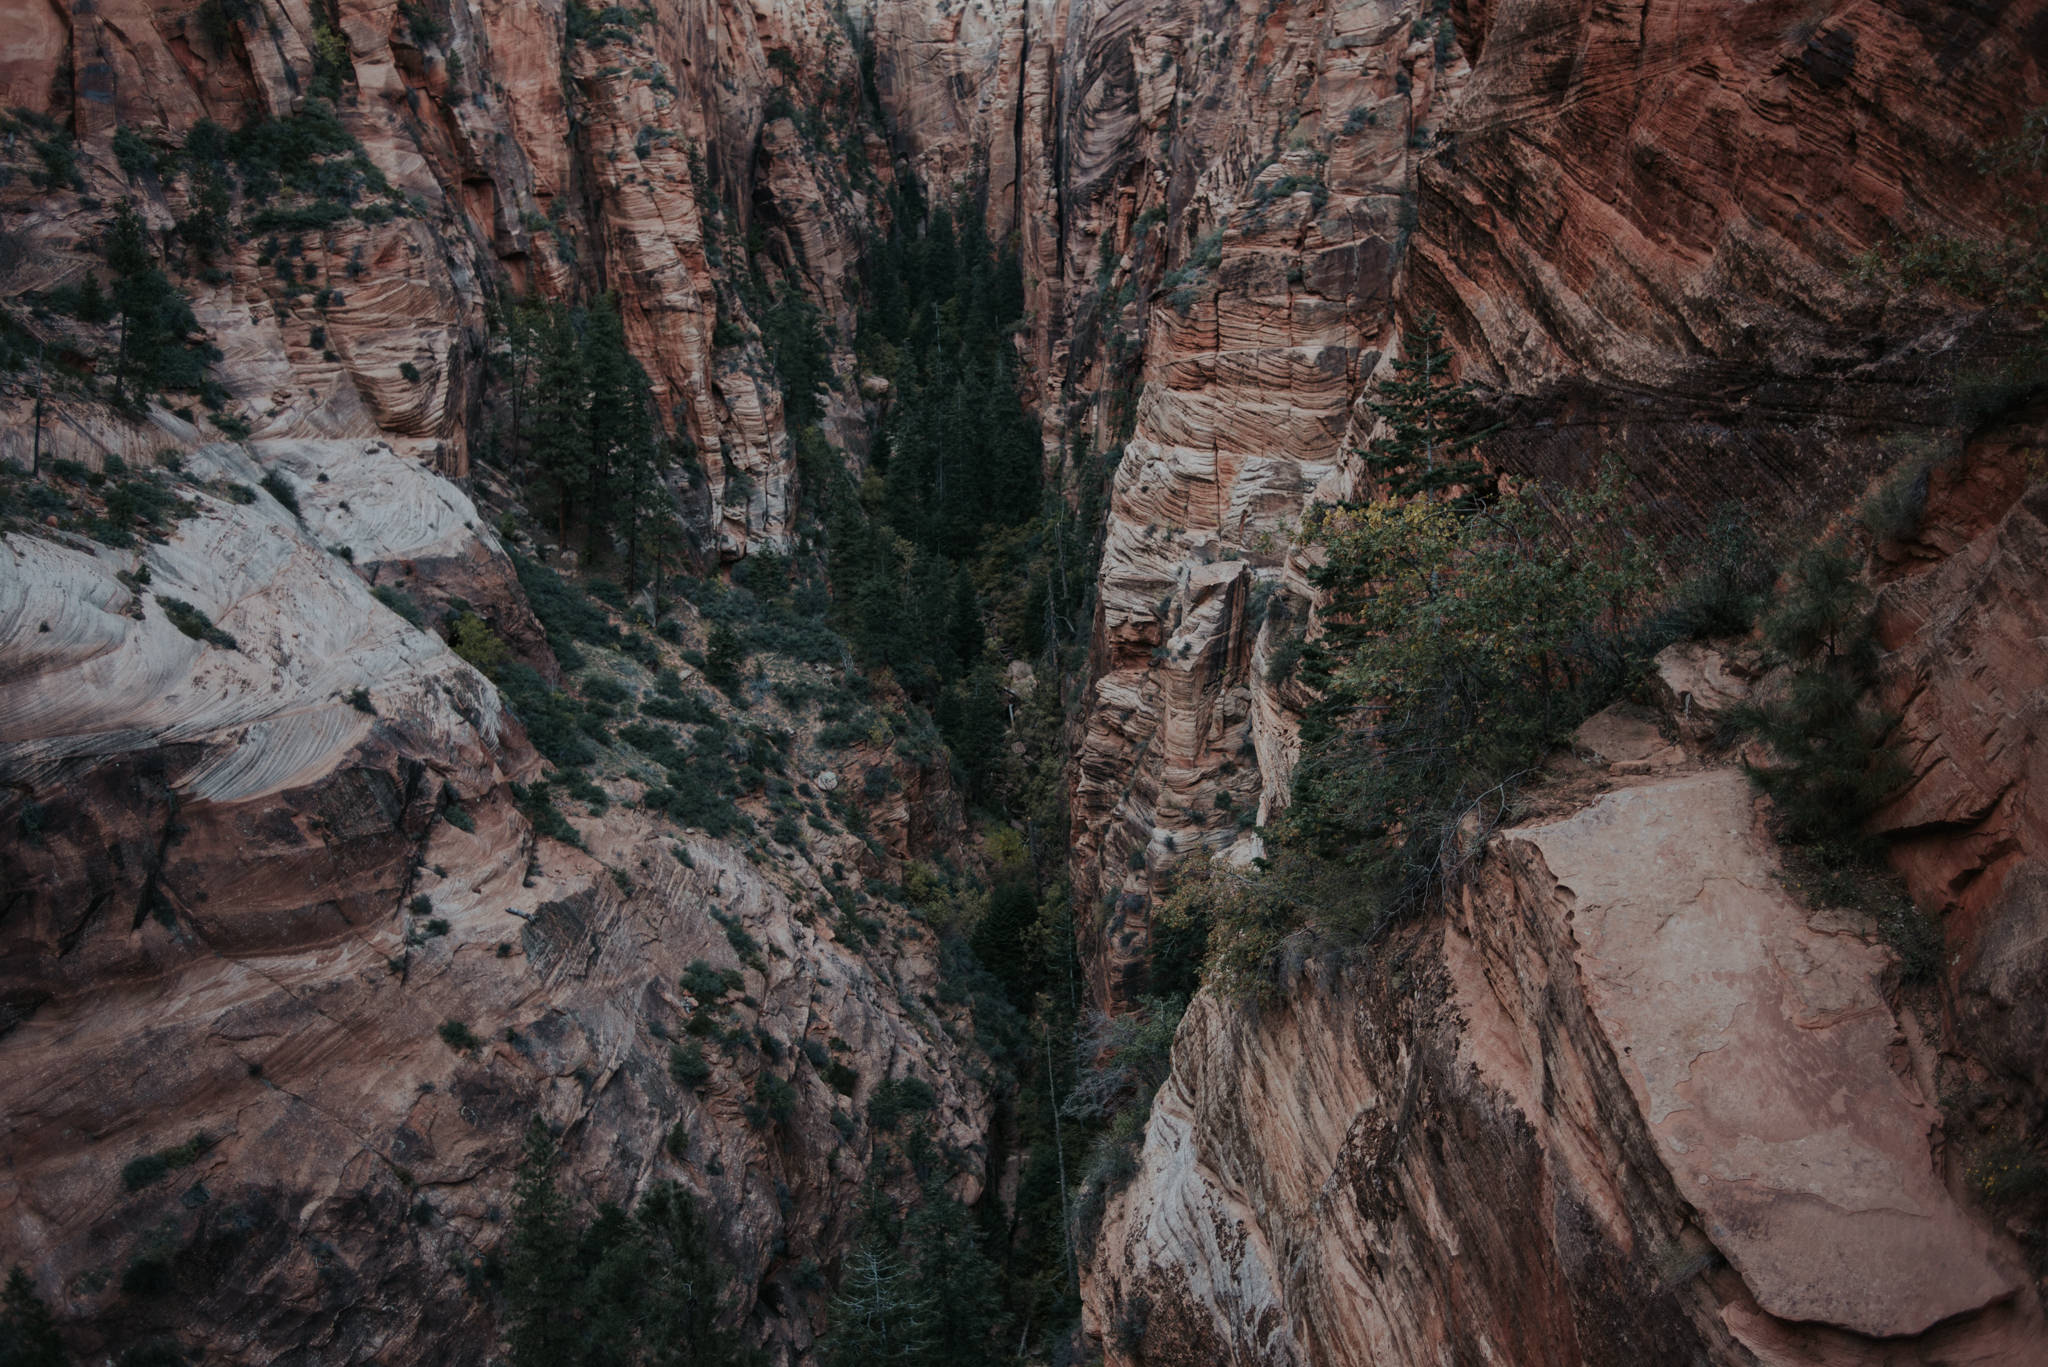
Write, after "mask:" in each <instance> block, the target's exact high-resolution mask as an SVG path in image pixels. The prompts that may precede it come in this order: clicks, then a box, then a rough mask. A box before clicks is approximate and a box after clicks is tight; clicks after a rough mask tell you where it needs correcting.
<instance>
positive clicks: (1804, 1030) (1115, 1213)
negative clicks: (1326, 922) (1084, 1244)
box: [1089, 732, 2048, 1364]
mask: <svg viewBox="0 0 2048 1367" xmlns="http://www.w3.org/2000/svg"><path fill="white" fill-rule="evenodd" d="M1652 738H1653V739H1654V732H1652ZM1667 753H1675V752H1667ZM1485 870H1486V871H1485V872H1484V874H1483V875H1481V876H1480V877H1479V878H1478V879H1477V880H1475V881H1474V882H1473V883H1472V884H1471V885H1470V886H1468V887H1467V888H1465V889H1464V890H1463V892H1462V894H1461V896H1460V897H1459V898H1458V899H1457V901H1456V903H1455V905H1454V906H1453V907H1452V908H1451V909H1450V914H1449V916H1448V918H1447V919H1446V920H1445V921H1444V922H1443V923H1442V924H1440V925H1438V926H1434V927H1431V928H1429V929H1427V930H1425V931H1421V932H1418V933H1415V934H1412V935H1409V936H1406V937H1403V938H1401V939H1400V940H1399V941H1398V943H1396V944H1393V945H1390V946H1389V947H1388V948H1387V950H1386V952H1385V954H1384V956H1383V957H1382V958H1381V959H1380V960H1379V962H1377V963H1376V964H1375V965H1373V966H1372V967H1366V968H1361V967H1353V968H1350V969H1343V970H1339V969H1335V968H1333V967H1331V966H1330V964H1328V963H1326V962H1320V961H1315V960H1311V961H1310V962H1308V963H1307V964H1305V965H1303V966H1302V967H1301V969H1300V970H1299V971H1298V972H1297V973H1296V974H1295V975H1294V976H1293V977H1292V978H1291V979H1290V981H1289V982H1288V983H1287V984H1286V989H1285V997H1284V999H1283V1000H1281V1001H1279V1002H1276V1003H1274V1004H1272V1005H1270V1006H1267V1007H1264V1008H1261V1009H1249V1008H1246V1007H1244V1006H1241V1005H1234V1004H1229V1003H1222V1002H1218V1001H1216V1000H1214V999H1211V998H1208V997H1203V998H1198V999H1197V1002H1196V1005H1195V1006H1194V1007H1193V1008H1192V1009H1191V1011H1190V1014H1189V1017H1188V1019H1187V1021H1186V1022H1185V1023H1184V1024H1183V1026H1182V1028H1181V1032H1180V1034H1179V1036H1178V1038H1177V1039H1176V1041H1175V1049H1174V1071H1173V1076H1172V1079H1171V1080H1170V1081H1169V1082H1168V1084H1167V1086H1166V1087H1165V1088H1164V1089H1163V1090H1162V1092H1161V1094H1160V1097H1159V1100H1158V1102H1157V1104H1156V1108H1155V1110H1154V1112H1153V1118H1152V1121H1151V1126H1150V1129H1149V1131H1148V1133H1147V1136H1146V1144H1145V1151H1144V1157H1143V1161H1142V1166H1141V1168H1140V1171H1139V1173H1138V1175H1137V1177H1136V1178H1135V1179H1134V1181H1133V1184H1132V1186H1131V1187H1130V1189H1129V1191H1128V1193H1127V1194H1126V1195H1125V1196H1124V1197H1123V1198H1122V1199H1121V1200H1120V1201H1117V1202H1115V1203H1113V1204H1112V1206H1111V1209H1110V1213H1109V1216H1108V1219H1107V1221H1106V1222H1105V1225H1104V1229H1103V1232H1102V1237H1101V1240H1100V1242H1099V1243H1098V1245H1097V1252H1096V1262H1095V1264H1094V1270H1093V1276H1092V1279H1091V1282H1090V1290H1089V1300H1090V1305H1091V1310H1092V1312H1093V1316H1094V1318H1095V1322H1096V1324H1097V1326H1098V1328H1099V1330H1100V1331H1101V1332H1102V1334H1103V1335H1104V1341H1105V1343H1106V1344H1107V1345H1108V1347H1109V1360H1110V1361H1111V1362H1118V1363H1121V1362H1153V1363H1158V1362H1197V1361H1213V1360H1237V1361H1252V1362H1267V1363H1281V1362H1284V1363H1333V1362H1382V1361H1385V1362H1426V1361H1437V1360H1444V1359H1463V1358H1467V1357H1470V1358H1473V1359H1475V1360H1480V1359H1488V1358H1498V1359H1501V1360H1505V1361H1513V1362H1518V1363H1561V1364H1562V1363H1605V1362H1612V1363H1617V1364H1619V1363H1630V1362H1647V1361H1672V1362H1679V1361H1683V1362H1729V1363H1750V1362H1755V1361H1764V1362H1774V1363H1775V1362H1811V1361H1828V1362H1843V1363H1847V1362H1893V1363H1896V1362H1951V1361H1985V1362H1993V1361H1997V1362H2015V1363H2019V1362H2038V1361H2042V1360H2044V1359H2048V1347H2044V1343H2048V1339H2044V1336H2043V1324H2042V1320H2041V1313H2040V1306H2039V1301H2038V1298H2037V1296H2036V1294H2035V1290H2034V1284H2033V1279H2032V1275H2031V1273H2030V1271H2029V1269H2028V1268H2027V1266H2026V1263H2025V1261H2024V1259H2023V1257H2022V1255H2021V1252H2020V1250H2019V1248H2018V1247H2017V1246H2016V1245H2015V1244H2013V1243H2011V1242H2010V1241H2009V1240H2007V1239H2006V1238H2005V1237H2003V1235H2002V1233H2001V1232H2000V1231H1998V1230H1997V1229H1996V1228H1995V1227H1994V1226H1993V1225H1992V1224H1991V1222H1990V1221H1988V1220H1986V1219H1984V1218H1983V1217H1982V1216H1980V1215H1977V1214H1974V1213H1973V1212H1971V1211H1970V1210H1969V1209H1967V1208H1966V1206H1965V1205H1964V1204H1963V1202H1962V1201H1961V1200H1960V1199H1959V1198H1958V1196H1957V1194H1955V1192H1954V1190H1952V1188H1954V1187H1955V1186H1957V1185H1959V1181H1958V1174H1956V1173H1955V1172H1953V1171H1952V1170H1949V1169H1948V1168H1947V1167H1946V1166H1945V1163H1944V1145H1943V1139H1944V1136H1943V1134H1942V1130H1941V1120H1940V1115H1939V1112H1938V1111H1937V1109H1936V1100H1937V1095H1938V1092H1937V1089H1938V1087H1940V1086H1942V1085H1944V1084H1947V1085H1952V1080H1951V1079H1950V1078H1947V1077H1944V1076H1942V1075H1943V1074H1944V1073H1945V1072H1946V1071H1948V1070H1950V1069H1952V1068H1954V1067H1955V1066H1956V1065H1955V1063H1954V1061H1953V1060H1947V1061H1944V1060H1942V1059H1940V1058H1939V1057H1937V1055H1936V1052H1935V1051H1934V1050H1933V1049H1932V1048H1931V1047H1930V1046H1929V1045H1928V1043H1927V1036H1928V1033H1929V1030H1930V1028H1934V1027H1935V1023H1934V1022H1931V1021H1923V1020H1922V1019H1921V1018H1920V1017H1919V1015H1918V1014H1917V1013H1916V1010H1915V1009H1914V1008H1913V1007H1909V1006H1902V1005H1897V1004H1895V1002H1894V1000H1892V999H1890V998H1889V996H1888V993H1887V990H1886V987H1885V971H1886V968H1887V965H1888V961H1889V957H1890V956H1889V953H1888V951H1886V950H1884V949H1883V948H1882V947H1879V946H1874V945H1873V944H1871V943H1870V942H1869V940H1868V938H1867V937H1866V936H1865V935H1862V934H1859V933H1858V931H1857V928H1856V926H1855V925H1854V924H1853V922H1851V921H1849V920H1848V919H1847V918H1845V917H1844V916H1843V915H1842V914H1840V913H1829V912H1826V911H1818V910H1815V909H1812V908H1808V907H1805V906H1802V905H1800V903H1799V902H1798V901H1797V900H1796V899H1795V898H1793V897H1791V896H1789V895H1788V894H1787V892H1786V891H1785V889H1784V888H1783V887H1782V886H1781V885H1780V883H1779V880H1778V874H1779V870H1778V869H1777V868H1776V858H1775V855H1774V853H1773V851H1772V849H1771V845H1770V842H1769V840H1768V837H1766V836H1764V835H1763V834H1762V833H1761V821H1760V815H1759V813H1758V811H1757V808H1756V806H1755V803H1754V800H1753V798H1752V796H1751V793H1750V790H1749V786H1748V782H1747V780H1746V779H1745V778H1744V777H1743V776H1742V775H1741V774H1740V773H1739V772H1734V771H1731V770H1728V769H1724V768H1713V767H1708V768H1697V767H1693V766H1689V765H1685V764H1682V763H1681V764H1679V765H1677V766H1675V767H1672V768H1670V769H1667V770H1665V771H1664V772H1659V773H1654V774H1652V775H1649V776H1645V777H1642V778H1638V779H1636V780H1633V781H1627V782H1626V783H1625V784H1624V785H1621V786H1617V787H1616V788H1615V789H1614V790H1613V791H1611V792H1609V793H1607V794H1605V795H1604V796H1601V797H1599V798H1597V799H1596V800H1594V801H1593V802H1591V803H1590V804H1589V805H1586V806H1585V807H1583V808H1582V809H1580V810H1578V811H1576V812H1575V813H1573V814H1572V815H1570V816H1568V817H1564V818H1562V819H1559V820H1553V821H1548V822H1544V823H1542V824H1538V825H1533V826H1527V827H1522V828H1518V829H1516V830H1513V831H1509V832H1507V833H1505V834H1503V835H1502V836H1500V837H1498V839H1497V841H1496V843H1495V844H1494V846H1493V848H1492V849H1491V851H1490V853H1489V857H1488V860H1487V862H1486V866H1485Z"/></svg>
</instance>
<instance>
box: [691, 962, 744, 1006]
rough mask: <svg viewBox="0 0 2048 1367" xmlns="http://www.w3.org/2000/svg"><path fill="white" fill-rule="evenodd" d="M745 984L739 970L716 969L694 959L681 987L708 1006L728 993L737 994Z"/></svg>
mask: <svg viewBox="0 0 2048 1367" xmlns="http://www.w3.org/2000/svg"><path fill="white" fill-rule="evenodd" d="M745 982H746V979H745V978H744V977H743V976H742V975H741V974H740V973H739V971H738V970H737V969H730V968H728V969H723V970H721V969H716V968H713V967H712V966H711V965H710V964H709V963H707V962H706V961H705V960H703V959H692V960H690V966H689V967H688V968H686V969H684V970H683V976H682V980H681V983H680V986H681V987H682V989H683V991H685V992H687V993H689V994H690V995H691V996H693V997H695V998H696V999H697V1000H698V1001H699V1002H702V1003H705V1004H706V1005H707V1006H708V1005H710V1004H711V1003H714V1002H716V1001H718V1000H719V999H720V998H721V997H723V996H725V995H726V994H727V993H728V992H737V991H738V990H739V989H740V988H741V987H742V986H743V985H744V984H745Z"/></svg>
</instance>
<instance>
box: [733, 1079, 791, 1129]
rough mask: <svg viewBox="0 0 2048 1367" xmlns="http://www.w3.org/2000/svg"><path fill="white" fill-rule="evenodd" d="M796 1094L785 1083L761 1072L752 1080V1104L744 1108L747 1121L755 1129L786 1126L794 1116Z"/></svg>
mask: <svg viewBox="0 0 2048 1367" xmlns="http://www.w3.org/2000/svg"><path fill="white" fill-rule="evenodd" d="M796 1106H797V1093H796V1088H794V1087H792V1086H791V1085H790V1084H789V1083H788V1082H787V1081H785V1080H783V1079H782V1078H779V1077H777V1076H776V1075H775V1074H773V1073H769V1072H763V1073H762V1074H761V1075H760V1076H759V1077H757V1078H755V1079H754V1103H753V1105H751V1106H748V1107H746V1108H745V1111H746V1116H747V1121H748V1123H749V1124H751V1125H753V1126H754V1127H755V1128H756V1129H767V1128H768V1127H769V1126H771V1125H784V1124H787V1123H788V1122H789V1121H790V1119H791V1118H792V1117H794V1116H795V1115H796Z"/></svg>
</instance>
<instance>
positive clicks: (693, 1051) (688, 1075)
mask: <svg viewBox="0 0 2048 1367" xmlns="http://www.w3.org/2000/svg"><path fill="white" fill-rule="evenodd" d="M668 1075H669V1076H670V1077H672V1078H674V1079H675V1080H676V1082H677V1084H678V1085H679V1086H683V1087H696V1086H698V1085H699V1084H701V1083H702V1082H704V1081H705V1079H707V1078H709V1077H710V1076H711V1064H710V1062H709V1061H708V1060H707V1059H706V1058H705V1057H704V1050H703V1047H702V1046H700V1045H696V1044H687V1045H684V1044H675V1045H670V1046H669V1051H668Z"/></svg>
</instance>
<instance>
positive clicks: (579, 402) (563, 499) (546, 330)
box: [510, 294, 682, 589]
mask: <svg viewBox="0 0 2048 1367" xmlns="http://www.w3.org/2000/svg"><path fill="white" fill-rule="evenodd" d="M510 360H511V365H512V372H513V373H512V375H511V377H510V378H511V381H512V385H511V388H512V394H513V410H512V434H511V435H512V443H513V446H514V449H515V450H516V451H518V452H519V453H520V454H521V455H522V456H523V458H524V461H525V466H526V472H527V476H528V481H529V486H530V489H531V492H532V496H533V500H534V503H535V505H536V511H539V512H542V513H544V514H545V515H546V516H548V517H549V518H551V519H552V521H553V522H554V524H555V532H556V536H557V538H558V540H559V541H560V542H561V543H562V544H563V545H567V544H568V543H569V541H570V538H571V533H572V532H575V531H580V532H581V533H582V536H583V547H584V553H585V555H586V556H587V557H590V558H593V559H601V558H603V557H605V556H608V555H611V554H613V553H614V552H622V553H623V554H624V556H625V578H626V585H627V587H628V588H629V589H630V588H636V587H638V585H639V584H640V582H641V572H642V570H643V569H644V568H646V567H647V566H648V565H649V563H650V562H652V563H653V564H654V566H655V568H656V571H657V573H659V570H660V568H661V567H662V566H663V565H665V564H667V563H669V562H670V561H672V560H674V559H675V558H677V557H678V556H679V554H680V552H681V550H682V542H681V536H680V525H679V523H678V520H677V517H676V510H675V502H674V499H673V497H672V496H671V495H670V493H669V491H668V486H667V484H666V482H665V479H664V476H665V475H666V474H667V472H668V470H669V469H670V467H671V465H672V464H673V460H674V457H673V453H672V451H671V449H670V443H669V441H668V439H667V437H666V436H665V434H664V433H663V432H662V429H661V424H660V422H659V420H658V418H657V416H656V414H655V411H654V399H653V392H652V385H651V384H650V383H649V381H648V378H647V372H646V370H645V369H643V368H642V367H641V365H640V362H639V361H638V360H636V359H635V358H634V356H633V353H632V351H631V350H630V349H629V348H628V347H627V344H626V329H625V324H624V322H623V320H621V318H620V317H619V307H618V300H617V298H616V297H615V296H613V295H610V294H604V295H600V296H598V298H597V300H596V302H595V303H593V304H592V305H591V306H590V307H589V308H587V309H572V308H569V307H567V306H565V305H562V304H559V303H554V302H536V303H528V304H523V305H521V306H519V307H518V308H517V309H516V310H515V311H514V312H513V315H512V318H511V347H510Z"/></svg>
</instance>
